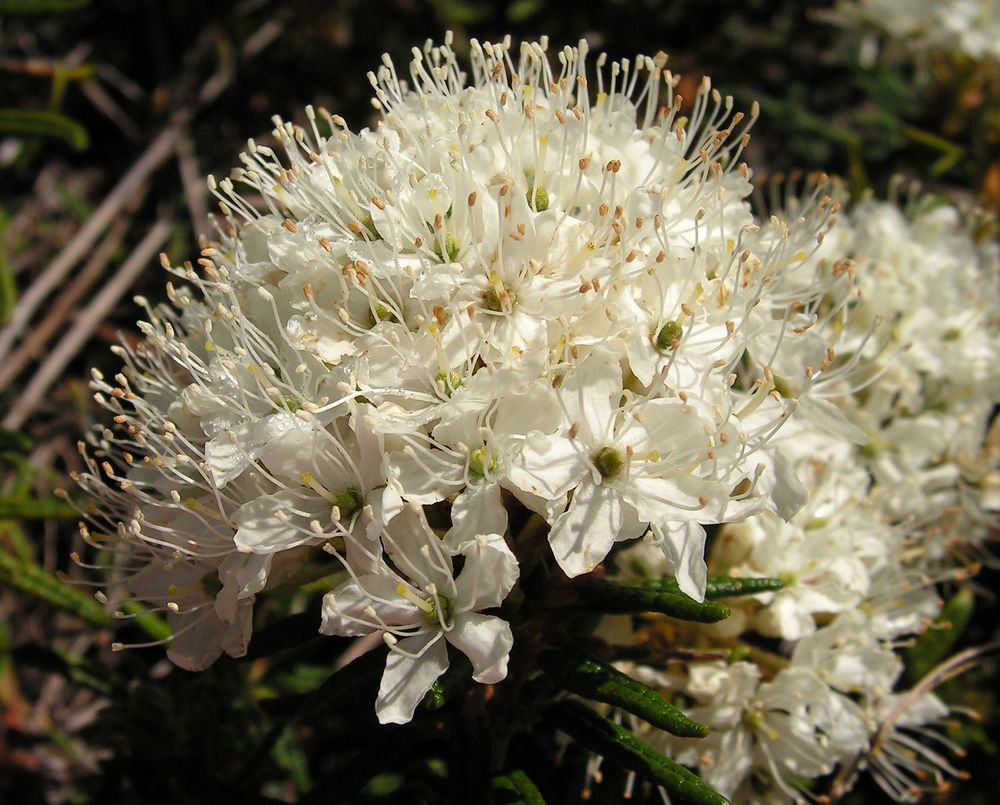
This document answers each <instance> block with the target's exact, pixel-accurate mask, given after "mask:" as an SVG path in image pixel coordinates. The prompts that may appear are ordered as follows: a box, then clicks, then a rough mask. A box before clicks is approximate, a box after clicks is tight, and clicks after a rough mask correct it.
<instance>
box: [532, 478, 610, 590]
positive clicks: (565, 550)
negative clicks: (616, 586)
mask: <svg viewBox="0 0 1000 805" xmlns="http://www.w3.org/2000/svg"><path fill="white" fill-rule="evenodd" d="M622 522H623V515H622V507H621V500H620V498H619V496H618V493H617V492H616V491H615V490H614V489H611V488H610V487H609V486H606V485H595V484H593V483H592V482H591V481H590V480H585V481H583V483H581V484H580V485H579V486H578V487H577V488H576V491H575V492H574V493H573V500H572V502H571V503H570V504H569V508H568V509H566V511H565V512H563V513H562V514H561V515H559V517H558V518H556V521H555V523H553V524H552V529H551V530H550V531H549V544H550V545H551V546H552V553H553V554H555V557H556V561H557V562H558V563H559V567H561V568H562V569H563V572H564V573H565V574H566V575H567V576H569V577H571V578H572V577H573V576H579V575H581V574H583V573H589V572H590V571H591V570H593V569H594V568H595V567H597V565H598V563H600V562H602V561H604V557H605V556H607V555H608V551H610V550H611V546H612V545H614V543H615V539H616V538H617V537H618V532H619V531H621V527H622Z"/></svg>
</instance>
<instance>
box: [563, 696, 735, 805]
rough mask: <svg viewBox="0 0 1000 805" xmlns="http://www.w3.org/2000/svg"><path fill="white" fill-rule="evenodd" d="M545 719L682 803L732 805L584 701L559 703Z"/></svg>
mask: <svg viewBox="0 0 1000 805" xmlns="http://www.w3.org/2000/svg"><path fill="white" fill-rule="evenodd" d="M545 717H546V718H547V719H548V720H549V721H550V722H551V723H552V724H553V725H555V726H556V727H557V728H558V729H560V730H561V731H562V732H564V733H566V734H567V735H568V736H569V737H570V738H572V739H573V740H574V741H576V742H577V743H578V744H580V745H581V746H583V747H584V748H586V749H589V750H590V751H591V752H594V753H596V754H598V755H600V756H601V757H604V758H606V759H607V760H609V761H611V762H612V763H617V764H618V765H619V766H622V767H623V768H625V769H628V770H629V771H634V772H635V773H636V774H638V775H639V776H640V777H642V778H643V779H644V780H648V781H649V782H650V783H652V784H653V785H658V786H663V788H665V789H667V791H668V792H669V793H670V795H671V796H673V797H677V799H679V800H681V801H683V802H689V803H692V805H731V804H730V802H729V800H728V799H726V798H725V797H724V796H722V794H720V793H719V792H718V791H715V790H714V789H713V788H712V787H711V786H709V785H708V784H706V783H705V782H704V781H703V780H702V779H701V778H700V777H698V775H696V774H695V773H694V772H692V771H689V770H688V769H685V768H684V767H683V766H681V765H680V764H679V763H677V762H676V761H673V760H671V759H670V758H668V757H666V756H665V755H662V754H660V753H659V752H657V751H656V750H655V749H653V747H651V746H650V745H649V744H647V743H645V742H643V741H640V740H639V739H638V738H636V737H635V735H633V734H632V733H631V732H629V731H628V730H627V729H625V728H624V727H621V726H619V725H618V724H615V723H614V722H613V721H610V720H608V719H606V718H604V717H603V716H601V715H599V714H598V713H596V712H594V711H593V710H591V709H590V708H589V707H587V705H585V704H582V703H581V702H576V701H562V702H558V703H557V704H554V705H552V706H551V707H549V708H548V709H547V710H546V711H545Z"/></svg>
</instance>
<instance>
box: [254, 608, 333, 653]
mask: <svg viewBox="0 0 1000 805" xmlns="http://www.w3.org/2000/svg"><path fill="white" fill-rule="evenodd" d="M319 624H320V616H319V613H318V612H316V611H307V612H299V613H297V614H295V615H289V616H288V617H287V618H282V619H281V620H279V621H277V622H275V623H271V624H268V625H267V626H265V627H264V628H263V629H260V630H258V631H256V632H254V636H253V640H252V641H251V643H250V647H249V648H248V650H247V653H246V654H245V655H244V656H243V657H241V658H240V660H239V661H240V662H244V661H245V662H251V661H253V660H259V659H260V658H261V657H270V656H271V655H273V654H277V653H278V652H279V651H284V650H286V649H290V648H296V647H298V646H301V645H302V644H303V643H305V642H306V641H308V640H313V639H320V633H319ZM322 639H329V638H322Z"/></svg>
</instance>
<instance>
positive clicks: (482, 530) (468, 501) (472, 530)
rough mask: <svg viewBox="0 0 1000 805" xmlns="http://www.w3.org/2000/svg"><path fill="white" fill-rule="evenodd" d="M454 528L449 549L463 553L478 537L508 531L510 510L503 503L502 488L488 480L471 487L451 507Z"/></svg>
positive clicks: (447, 542)
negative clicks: (501, 498)
mask: <svg viewBox="0 0 1000 805" xmlns="http://www.w3.org/2000/svg"><path fill="white" fill-rule="evenodd" d="M451 523H452V525H451V528H450V529H449V530H448V533H447V534H445V536H444V541H445V544H446V545H449V546H450V547H452V548H454V549H455V550H461V549H462V547H463V546H464V545H465V543H467V542H468V541H469V540H471V539H475V538H476V536H477V535H479V534H503V533H505V532H506V531H507V510H506V509H505V508H504V507H503V503H502V502H501V500H500V486H499V484H495V483H488V482H487V481H485V480H482V481H479V482H473V483H470V484H469V485H468V486H467V487H465V489H464V490H462V492H461V493H460V494H459V496H458V497H457V498H455V502H454V503H452V504H451Z"/></svg>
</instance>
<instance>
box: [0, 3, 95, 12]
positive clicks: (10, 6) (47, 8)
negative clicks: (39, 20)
mask: <svg viewBox="0 0 1000 805" xmlns="http://www.w3.org/2000/svg"><path fill="white" fill-rule="evenodd" d="M88 3H90V0H0V14H45V13H49V12H53V11H55V12H59V11H72V10H73V9H77V8H83V7H84V6H85V5H87V4H88Z"/></svg>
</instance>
